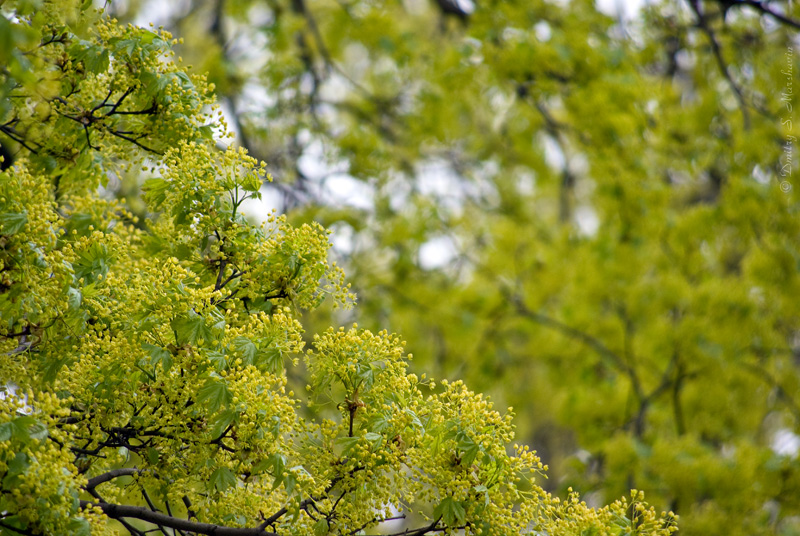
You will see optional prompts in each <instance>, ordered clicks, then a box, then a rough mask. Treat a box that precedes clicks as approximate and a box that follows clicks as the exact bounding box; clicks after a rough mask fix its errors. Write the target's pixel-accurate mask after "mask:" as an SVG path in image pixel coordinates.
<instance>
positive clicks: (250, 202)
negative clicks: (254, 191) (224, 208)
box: [239, 188, 283, 222]
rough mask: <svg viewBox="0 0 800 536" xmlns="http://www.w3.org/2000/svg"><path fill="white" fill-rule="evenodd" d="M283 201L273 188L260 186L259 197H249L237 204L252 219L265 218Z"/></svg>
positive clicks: (278, 207) (261, 219)
mask: <svg viewBox="0 0 800 536" xmlns="http://www.w3.org/2000/svg"><path fill="white" fill-rule="evenodd" d="M282 204H283V202H282V200H281V194H280V192H278V190H276V189H274V188H261V199H255V198H250V199H247V200H246V201H244V202H243V203H242V204H241V205H239V210H240V211H241V213H242V214H244V215H245V216H246V217H247V218H250V219H251V220H253V221H258V222H260V221H263V220H266V219H267V218H268V217H269V215H270V213H271V212H272V211H273V210H279V209H280V207H281V206H282Z"/></svg>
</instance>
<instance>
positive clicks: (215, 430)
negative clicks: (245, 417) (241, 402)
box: [211, 409, 239, 439]
mask: <svg viewBox="0 0 800 536" xmlns="http://www.w3.org/2000/svg"><path fill="white" fill-rule="evenodd" d="M238 417H239V412H237V411H236V410H233V409H226V410H225V411H223V412H222V413H220V414H219V416H217V418H216V419H215V420H214V424H213V426H212V428H211V437H213V438H214V439H219V437H220V436H221V435H222V434H223V433H224V432H225V430H227V429H228V426H230V425H231V424H233V422H234V421H235V420H236V419H237V418H238Z"/></svg>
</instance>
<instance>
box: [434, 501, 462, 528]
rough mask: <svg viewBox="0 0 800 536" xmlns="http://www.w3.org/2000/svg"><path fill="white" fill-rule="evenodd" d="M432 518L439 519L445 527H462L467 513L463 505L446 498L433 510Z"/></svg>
mask: <svg viewBox="0 0 800 536" xmlns="http://www.w3.org/2000/svg"><path fill="white" fill-rule="evenodd" d="M433 517H435V518H441V519H442V521H444V523H445V525H447V526H449V527H453V526H457V525H463V524H464V523H465V522H466V518H467V513H466V511H465V510H464V505H462V504H461V503H460V502H458V501H454V500H453V498H452V497H446V498H444V499H443V500H442V502H440V503H439V504H438V505H437V506H436V508H434V509H433Z"/></svg>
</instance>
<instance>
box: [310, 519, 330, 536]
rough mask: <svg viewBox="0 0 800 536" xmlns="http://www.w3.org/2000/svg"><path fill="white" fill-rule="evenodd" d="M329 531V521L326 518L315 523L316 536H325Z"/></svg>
mask: <svg viewBox="0 0 800 536" xmlns="http://www.w3.org/2000/svg"><path fill="white" fill-rule="evenodd" d="M329 530H330V527H328V521H327V520H326V519H325V518H322V519H319V520H318V521H317V522H316V523H314V536H325V535H326V534H328V531H329Z"/></svg>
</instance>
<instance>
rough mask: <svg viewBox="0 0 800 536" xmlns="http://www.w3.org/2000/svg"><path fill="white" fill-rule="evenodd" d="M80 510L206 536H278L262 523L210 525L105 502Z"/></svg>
mask: <svg viewBox="0 0 800 536" xmlns="http://www.w3.org/2000/svg"><path fill="white" fill-rule="evenodd" d="M81 508H100V509H101V510H102V511H103V513H104V514H105V515H107V516H108V517H110V518H111V519H116V520H120V519H122V518H133V519H139V520H141V521H146V522H148V523H152V524H154V525H161V526H164V527H167V528H170V529H175V530H185V531H187V532H195V533H197V534H206V535H208V536H278V535H277V534H275V533H274V532H266V531H265V530H264V528H265V527H266V525H264V524H263V523H262V524H261V525H259V526H258V527H252V528H234V527H226V526H223V525H214V524H212V523H201V522H199V521H189V520H187V519H180V518H177V517H172V516H169V515H166V514H162V513H161V512H153V511H152V510H148V509H147V508H145V507H143V506H128V505H123V504H113V503H106V502H99V503H98V502H92V501H81Z"/></svg>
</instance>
